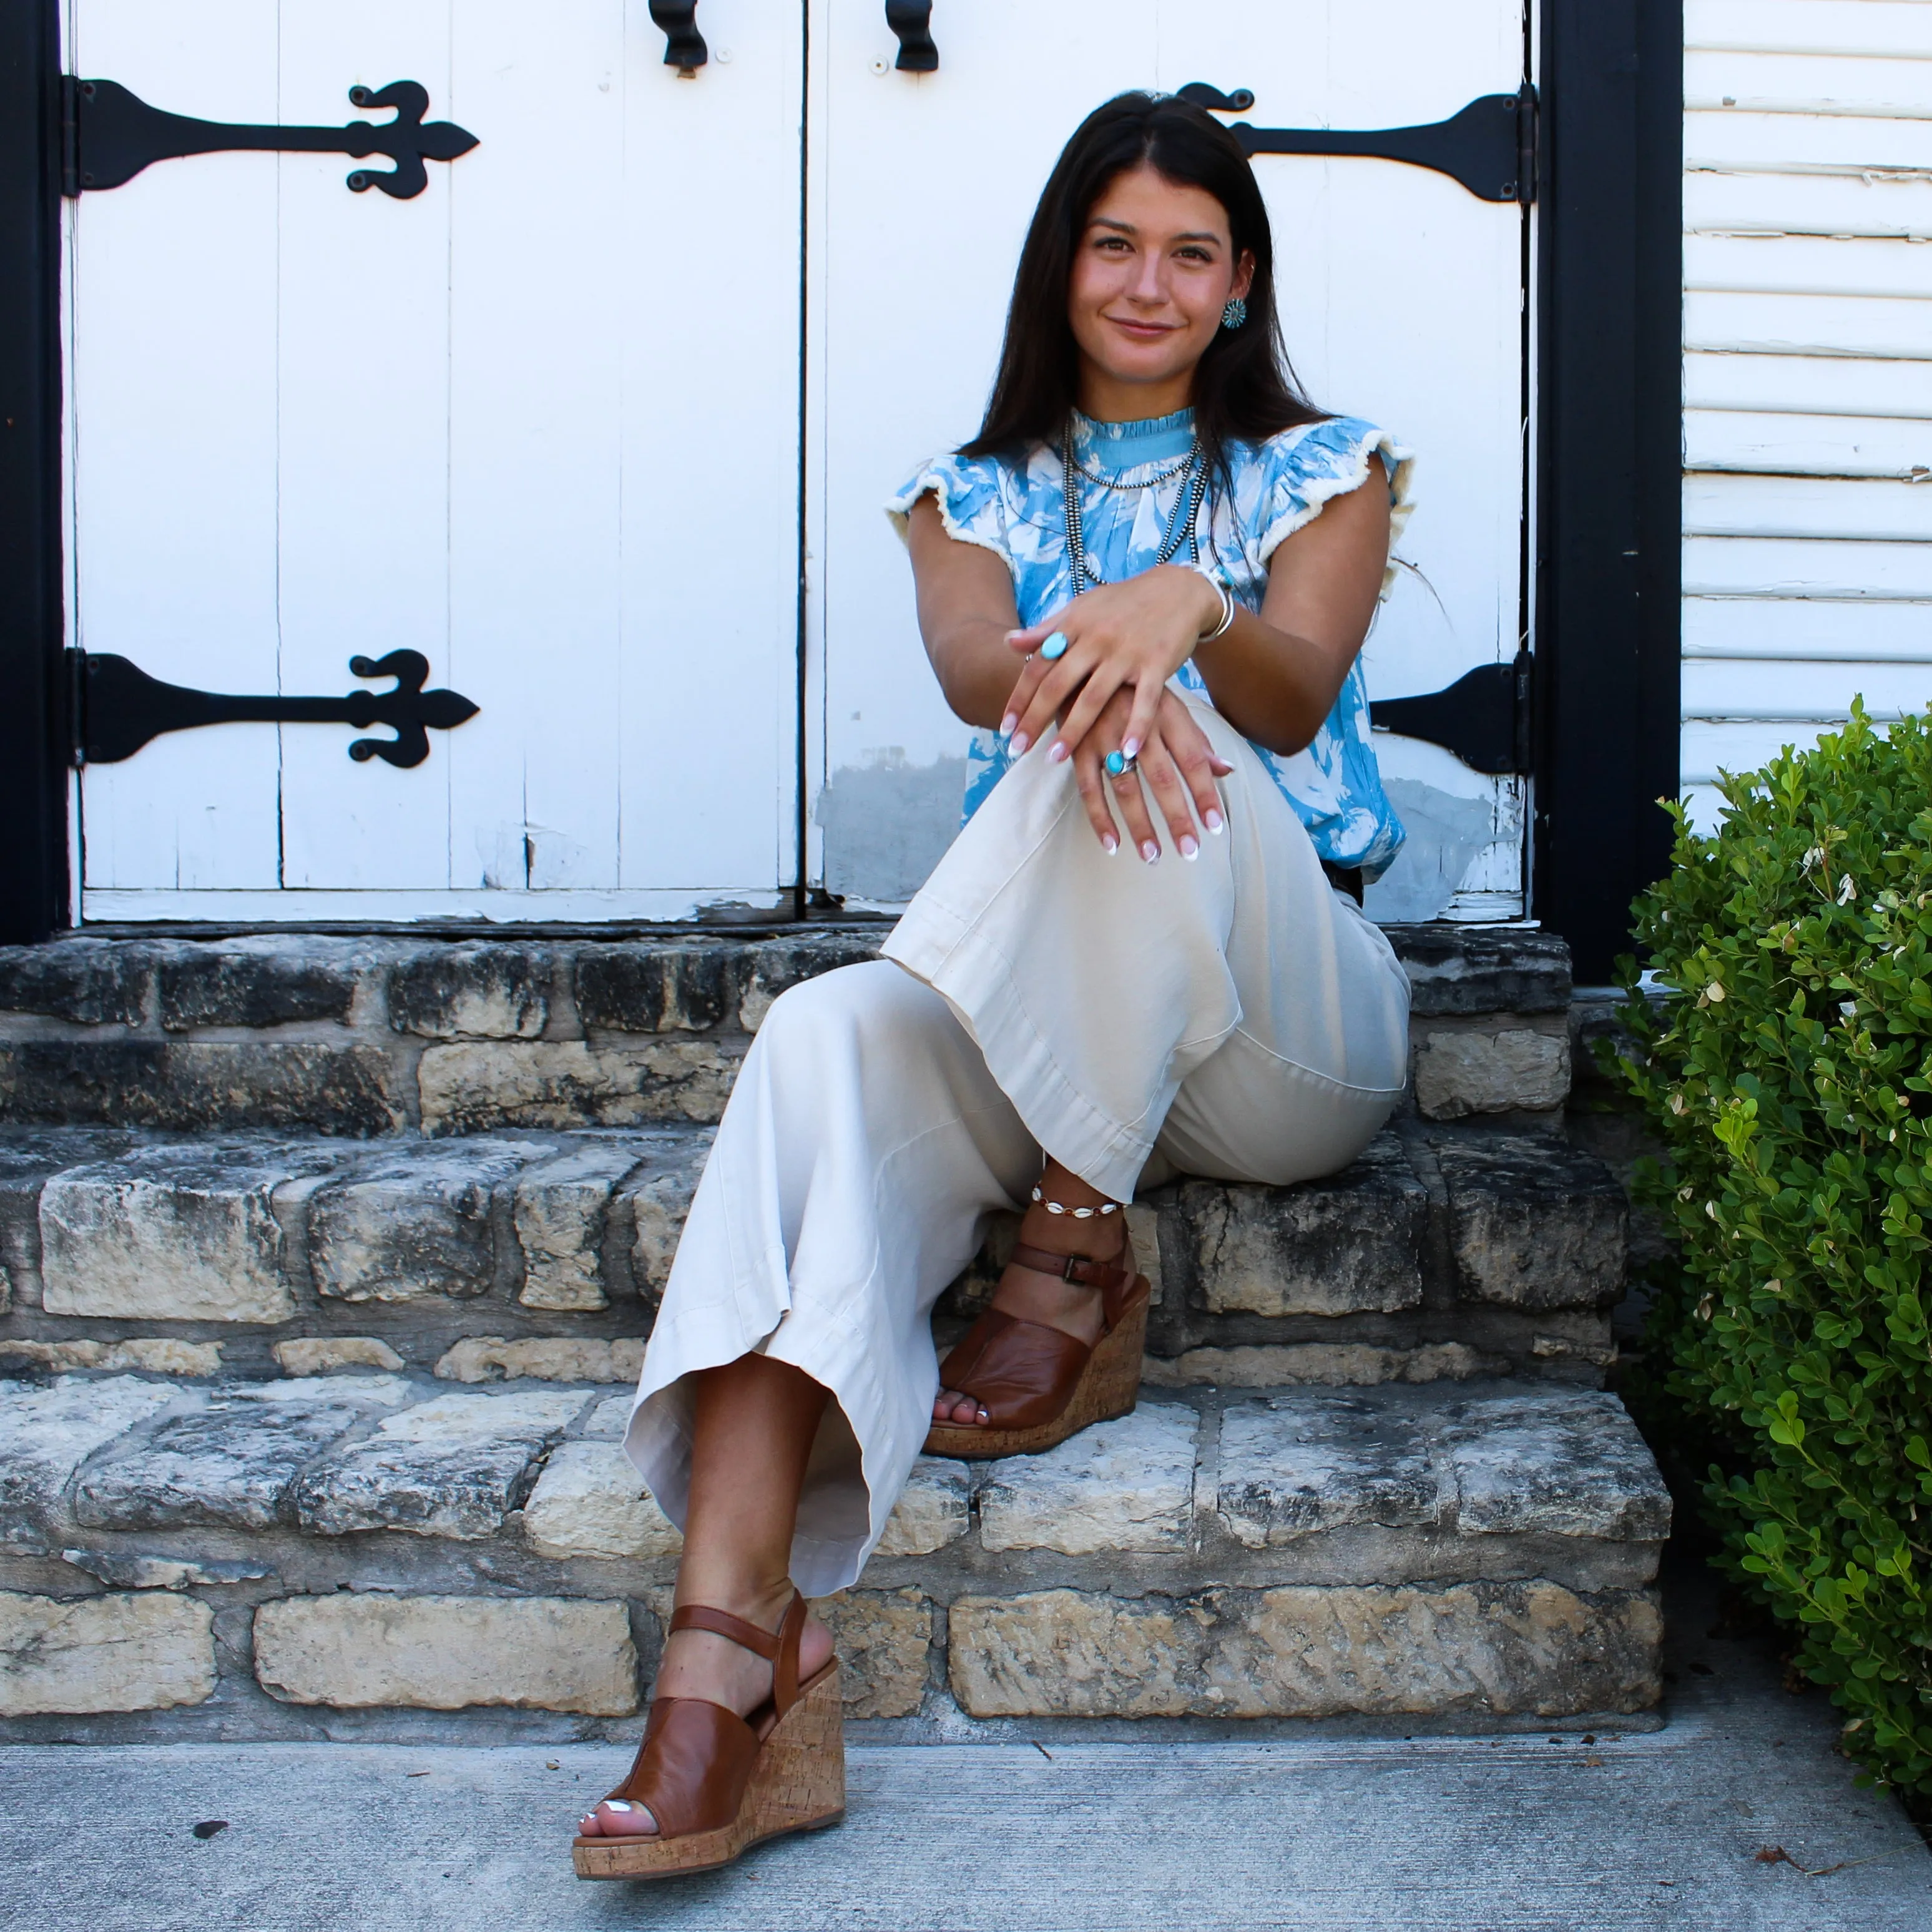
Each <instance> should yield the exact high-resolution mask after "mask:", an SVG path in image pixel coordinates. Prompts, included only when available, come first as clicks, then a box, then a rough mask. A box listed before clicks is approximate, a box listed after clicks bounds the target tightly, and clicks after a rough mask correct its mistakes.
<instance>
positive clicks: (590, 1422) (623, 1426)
mask: <svg viewBox="0 0 1932 1932" xmlns="http://www.w3.org/2000/svg"><path fill="white" fill-rule="evenodd" d="M633 1401H634V1397H631V1396H629V1395H613V1396H607V1397H605V1398H604V1400H603V1401H601V1402H600V1403H598V1405H597V1406H596V1407H595V1409H592V1411H591V1412H590V1414H589V1417H588V1418H587V1419H586V1421H585V1423H584V1424H583V1431H582V1433H583V1435H584V1436H586V1438H594V1439H596V1440H597V1441H598V1442H622V1441H623V1439H624V1432H625V1430H627V1429H628V1428H629V1427H630V1426H631V1403H632V1402H633Z"/></svg>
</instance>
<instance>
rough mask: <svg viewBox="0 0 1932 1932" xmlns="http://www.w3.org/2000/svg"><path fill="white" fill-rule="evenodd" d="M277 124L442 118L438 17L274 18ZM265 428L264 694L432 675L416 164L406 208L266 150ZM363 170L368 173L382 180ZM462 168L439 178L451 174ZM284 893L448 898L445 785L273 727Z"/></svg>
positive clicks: (427, 316) (433, 581)
mask: <svg viewBox="0 0 1932 1932" xmlns="http://www.w3.org/2000/svg"><path fill="white" fill-rule="evenodd" d="M281 71H282V105H283V109H284V114H285V115H286V117H287V118H289V119H290V120H293V121H305V122H306V121H315V122H321V121H329V120H334V119H343V118H347V117H348V116H349V115H350V114H352V113H353V112H354V110H353V108H351V107H350V105H349V103H348V101H347V89H348V88H349V87H350V86H351V85H352V84H353V83H360V84H362V85H365V86H369V87H371V88H380V87H382V86H386V85H387V84H388V83H389V82H390V81H392V80H416V81H419V82H421V83H422V85H423V86H425V87H426V88H427V89H428V90H429V95H430V101H431V113H433V114H435V115H439V116H441V115H445V113H446V110H447V108H448V107H449V75H450V61H449V13H448V12H447V11H446V10H443V9H435V10H431V9H428V8H417V7H395V6H394V5H389V4H386V0H332V4H331V5H329V6H327V7H315V6H312V5H305V4H303V0H281ZM278 164H279V167H280V170H281V317H280V326H279V331H278V334H279V338H280V349H279V364H280V385H279V389H280V392H279V396H278V432H279V441H280V452H279V455H280V461H279V469H278V477H279V489H280V496H281V505H280V507H281V516H280V520H279V526H280V551H279V557H280V568H281V597H280V606H281V632H282V658H281V671H282V685H283V688H284V689H285V690H287V691H343V690H346V689H347V688H349V687H350V683H351V682H352V680H351V679H350V677H349V675H348V670H349V663H348V661H349V659H350V657H351V655H353V654H355V653H356V652H365V653H366V654H367V655H370V656H371V657H380V656H381V655H383V653H385V652H388V651H392V650H395V649H412V650H419V651H421V652H422V653H423V654H424V655H425V656H426V657H427V658H428V659H429V661H430V665H431V674H432V678H433V681H434V682H436V683H438V684H444V683H448V682H452V679H450V677H449V670H450V668H451V667H450V664H449V327H450V302H449V209H450V198H451V195H452V192H453V190H454V181H453V179H452V174H453V170H452V169H451V168H450V167H448V166H443V165H441V164H432V166H431V171H430V179H429V185H428V187H426V188H425V190H424V191H423V192H422V193H421V194H420V195H418V196H416V197H415V198H414V199H412V200H407V201H398V200H395V199H392V198H391V197H390V196H387V195H386V194H384V193H382V192H381V191H380V190H370V191H369V192H368V193H362V194H353V193H350V191H349V190H347V188H346V187H344V184H343V181H344V175H346V174H347V172H348V169H349V167H350V166H353V165H354V163H345V161H344V158H343V157H341V156H340V155H336V154H284V155H282V156H281V157H279V163H278ZM376 165H378V166H380V165H382V164H381V163H377V164H376ZM464 165H465V163H463V162H462V161H458V163H455V166H457V167H461V166H464ZM282 740H283V747H282V758H283V798H284V807H283V810H284V850H285V853H286V857H285V861H284V883H285V884H287V886H290V887H293V888H296V889H305V888H318V889H320V888H333V889H342V888H344V887H350V886H359V887H362V888H365V889H369V890H372V891H380V890H385V889H389V890H394V889H399V888H402V887H407V886H415V887H418V888H420V887H424V886H442V885H445V884H446V883H448V882H449V840H450V821H449V767H448V765H447V763H446V761H445V760H444V758H443V755H442V754H443V748H444V742H445V741H444V739H443V736H442V735H441V734H440V733H439V734H437V743H436V745H435V748H434V749H433V750H432V751H431V756H430V759H429V761H428V763H425V764H424V765H422V766H418V767H417V768H416V769H413V770H399V769H396V768H395V766H391V765H389V764H386V763H383V762H382V761H381V760H371V762H370V763H366V764H362V765H356V764H352V763H350V759H349V757H348V745H349V742H350V736H349V734H348V733H345V732H344V731H341V730H336V729H333V728H330V729H318V728H316V727H310V726H302V725H291V726H284V727H283V729H282Z"/></svg>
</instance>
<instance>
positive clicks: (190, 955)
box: [154, 933, 359, 1033]
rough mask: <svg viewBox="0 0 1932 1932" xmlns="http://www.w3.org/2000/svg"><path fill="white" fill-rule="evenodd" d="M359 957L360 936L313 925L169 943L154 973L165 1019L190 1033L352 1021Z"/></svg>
mask: <svg viewBox="0 0 1932 1932" xmlns="http://www.w3.org/2000/svg"><path fill="white" fill-rule="evenodd" d="M358 964H359V959H358V948H357V947H356V944H355V942H354V941H350V940H343V939H329V938H323V937H321V936H320V935H317V934H314V933H302V934H299V935H297V934H276V935H270V936H268V937H265V938H245V939H222V940H216V941H210V942H208V943H205V944H182V945H173V946H166V947H162V948H161V949H160V954H159V957H158V959H157V963H156V968H155V974H154V983H155V989H156V992H157V995H158V1002H157V1004H159V1007H160V1021H161V1025H162V1026H163V1028H166V1030H167V1031H169V1032H170V1033H184V1032H187V1031H189V1030H190V1029H191V1028H195V1027H204V1026H227V1027H272V1026H284V1025H290V1024H292V1023H293V1022H297V1021H302V1020H335V1021H338V1022H340V1021H346V1020H347V1019H348V1018H349V1010H350V1007H351V1006H352V1005H353V1004H354V1001H355V998H356V980H357V977H358V974H357V970H356V969H357V966H358Z"/></svg>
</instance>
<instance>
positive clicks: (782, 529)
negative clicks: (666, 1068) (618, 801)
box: [616, 0, 803, 904]
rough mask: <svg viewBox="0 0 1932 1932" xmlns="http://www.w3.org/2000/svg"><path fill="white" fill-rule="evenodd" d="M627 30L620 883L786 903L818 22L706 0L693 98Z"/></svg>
mask: <svg viewBox="0 0 1932 1932" xmlns="http://www.w3.org/2000/svg"><path fill="white" fill-rule="evenodd" d="M627 18H628V26H629V34H628V43H627V46H626V49H625V77H624V88H625V187H624V193H623V197H622V220H621V223H620V224H619V229H618V231H617V238H616V248H617V251H618V263H619V269H620V272H621V277H622V284H621V287H622V293H621V297H620V300H621V303H622V315H623V318H624V342H623V375H622V386H623V398H624V401H623V459H622V460H623V511H622V544H623V578H622V582H623V591H622V595H623V638H624V652H623V683H622V691H621V693H620V694H619V695H618V697H617V699H616V703H618V705H619V706H620V712H621V716H622V727H623V739H624V745H625V772H624V790H623V799H622V820H621V823H622V862H621V873H620V876H621V877H622V881H623V883H624V884H625V886H627V887H640V888H641V887H654V888H661V889H667V890H668V889H673V888H689V889H691V890H692V891H693V892H700V889H701V891H702V892H703V894H705V895H709V896H714V897H730V896H733V895H736V896H739V897H744V898H749V899H751V900H754V901H756V902H758V903H760V904H769V903H772V899H773V895H774V894H775V892H776V890H777V889H778V887H779V886H780V885H781V883H785V884H788V883H789V882H790V879H791V877H792V875H793V867H794V864H795V854H794V842H795V841H794V823H795V811H796V751H795V742H794V739H795V730H796V717H797V706H796V646H797V622H796V611H797V594H798V592H797V583H798V576H797V573H798V544H797V529H798V523H797V516H798V512H797V502H798V489H799V455H798V449H799V445H798V436H799V248H800V239H799V168H800V165H801V133H800V113H801V107H802V68H803V53H802V29H803V20H802V13H801V11H800V10H799V9H798V8H796V7H792V8H772V7H763V6H760V5H757V0H706V7H705V9H704V13H703V31H704V34H705V36H706V40H708V41H709V43H710V46H711V48H712V59H711V61H710V62H709V65H706V67H705V68H703V69H701V70H700V71H699V73H698V74H697V77H696V78H695V79H694V80H679V79H678V78H677V77H676V71H675V70H673V69H672V68H667V67H666V66H665V65H664V36H663V34H661V32H659V31H658V30H657V29H656V28H654V27H653V26H652V25H651V23H650V20H649V16H648V15H647V14H646V13H645V11H644V10H643V8H642V7H635V6H634V7H631V9H630V10H629V13H628V16H627ZM727 53H729V54H730V55H731V58H730V60H728V61H727V60H726V59H725V58H724V55H726V54H727Z"/></svg>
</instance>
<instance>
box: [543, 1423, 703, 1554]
mask: <svg viewBox="0 0 1932 1932" xmlns="http://www.w3.org/2000/svg"><path fill="white" fill-rule="evenodd" d="M523 1534H524V1535H526V1536H527V1537H528V1538H529V1540H530V1541H531V1543H532V1545H533V1546H534V1547H535V1549H536V1550H537V1551H538V1553H539V1554H540V1555H542V1556H551V1557H555V1558H557V1559H559V1560H561V1559H564V1558H567V1557H571V1556H601V1557H610V1558H634V1559H640V1560H643V1561H648V1560H649V1559H653V1558H657V1557H670V1556H676V1554H677V1553H678V1552H679V1550H682V1548H683V1547H684V1539H683V1538H682V1537H681V1536H680V1535H679V1534H678V1533H677V1530H676V1527H675V1526H673V1523H671V1521H670V1518H669V1517H667V1516H666V1515H665V1514H664V1511H662V1510H661V1509H660V1508H658V1505H657V1504H656V1502H655V1500H654V1499H652V1496H650V1494H649V1492H648V1491H646V1489H645V1487H644V1483H643V1478H642V1477H641V1476H640V1475H638V1474H637V1469H636V1468H635V1466H634V1465H633V1464H632V1463H631V1459H630V1458H629V1457H628V1456H626V1455H625V1454H624V1451H623V1447H622V1444H620V1443H617V1442H607V1441H605V1442H566V1443H565V1444H563V1445H562V1447H561V1448H558V1449H556V1450H554V1451H552V1452H551V1455H550V1460H549V1461H548V1462H547V1463H546V1464H545V1465H544V1472H543V1474H542V1475H541V1476H539V1477H538V1478H537V1486H536V1487H535V1489H534V1490H532V1491H531V1492H530V1499H529V1502H526V1504H524V1505H523Z"/></svg>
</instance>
